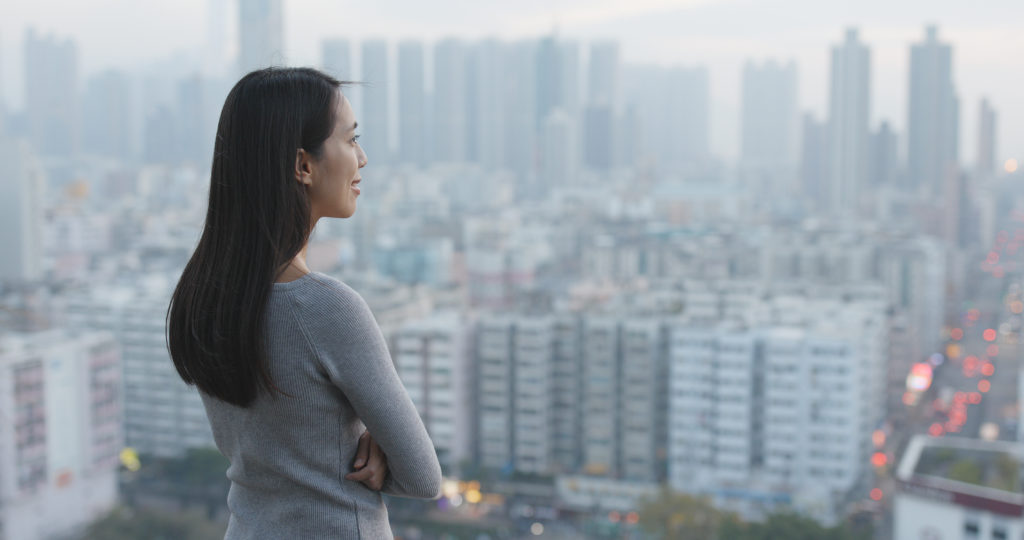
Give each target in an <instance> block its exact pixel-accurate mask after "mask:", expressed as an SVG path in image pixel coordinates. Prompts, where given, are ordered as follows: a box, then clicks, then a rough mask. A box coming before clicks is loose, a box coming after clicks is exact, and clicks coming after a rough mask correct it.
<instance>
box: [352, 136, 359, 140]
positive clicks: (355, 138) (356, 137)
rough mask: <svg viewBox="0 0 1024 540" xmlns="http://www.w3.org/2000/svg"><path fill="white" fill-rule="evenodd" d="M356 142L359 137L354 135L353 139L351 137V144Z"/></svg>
mask: <svg viewBox="0 0 1024 540" xmlns="http://www.w3.org/2000/svg"><path fill="white" fill-rule="evenodd" d="M358 140H359V135H356V136H355V137H352V141H351V142H357V141H358Z"/></svg>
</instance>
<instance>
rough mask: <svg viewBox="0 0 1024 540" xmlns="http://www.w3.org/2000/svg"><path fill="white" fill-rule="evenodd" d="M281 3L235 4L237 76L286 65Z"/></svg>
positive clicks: (254, 0) (273, 0)
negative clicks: (236, 7)
mask: <svg viewBox="0 0 1024 540" xmlns="http://www.w3.org/2000/svg"><path fill="white" fill-rule="evenodd" d="M281 4H282V2H281V0H240V1H239V3H238V73H239V76H241V75H244V74H246V73H248V72H250V71H253V70H255V69H262V68H265V67H268V66H280V65H283V64H284V63H285V55H284V13H283V10H282V5H281Z"/></svg>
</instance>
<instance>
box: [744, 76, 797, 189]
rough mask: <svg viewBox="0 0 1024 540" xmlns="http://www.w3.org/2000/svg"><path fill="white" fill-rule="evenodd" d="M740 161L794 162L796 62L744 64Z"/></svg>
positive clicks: (755, 165) (755, 164)
mask: <svg viewBox="0 0 1024 540" xmlns="http://www.w3.org/2000/svg"><path fill="white" fill-rule="evenodd" d="M742 94H743V97H742V103H741V107H742V110H741V113H740V116H741V119H742V120H741V135H740V165H741V166H742V167H743V168H750V169H763V168H777V167H786V166H792V165H794V164H795V163H796V157H797V127H798V126H797V122H798V121H799V118H798V112H797V70H796V63H795V62H793V61H790V62H788V63H786V64H780V63H778V62H775V61H768V62H766V63H764V64H760V65H759V64H756V63H754V62H747V63H746V64H745V65H744V66H743V90H742Z"/></svg>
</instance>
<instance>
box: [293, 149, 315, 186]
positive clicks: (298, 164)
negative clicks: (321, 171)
mask: <svg viewBox="0 0 1024 540" xmlns="http://www.w3.org/2000/svg"><path fill="white" fill-rule="evenodd" d="M295 180H296V181H297V182H298V183H300V184H302V185H305V186H311V185H313V163H312V156H310V155H309V153H308V152H306V151H305V150H303V149H301V148H299V149H298V150H297V151H296V152H295Z"/></svg>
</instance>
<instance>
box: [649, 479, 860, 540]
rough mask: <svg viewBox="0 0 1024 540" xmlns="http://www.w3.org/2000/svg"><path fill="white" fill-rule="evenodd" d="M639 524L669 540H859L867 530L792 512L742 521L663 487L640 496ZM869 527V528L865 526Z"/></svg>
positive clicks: (693, 498) (702, 499) (704, 499)
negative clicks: (650, 495) (825, 523)
mask: <svg viewBox="0 0 1024 540" xmlns="http://www.w3.org/2000/svg"><path fill="white" fill-rule="evenodd" d="M639 513H640V527H641V528H642V529H643V530H644V532H645V533H647V534H648V535H650V536H651V537H652V538H659V539H671V540H690V539H694V540H697V539H700V540H709V539H718V540H779V539H783V538H784V539H786V540H861V539H868V538H871V537H872V534H871V531H870V530H863V531H860V530H858V531H855V530H854V529H853V528H851V527H849V526H846V525H841V526H838V527H831V528H826V527H823V526H822V525H821V524H819V523H818V522H816V521H814V520H813V519H810V518H806V517H802V516H799V515H797V514H793V513H780V514H773V515H771V516H769V517H768V519H766V520H765V521H764V522H762V523H743V522H742V521H740V520H739V518H738V517H737V516H736V515H735V514H732V513H729V512H722V511H719V510H717V509H715V507H714V506H712V505H711V502H710V501H709V500H708V499H706V498H702V497H693V496H690V495H684V494H680V493H675V492H673V491H671V490H669V489H668V488H666V487H664V486H663V487H662V490H661V492H660V493H659V494H658V495H657V496H656V497H654V498H653V499H642V500H641V501H640V506H639ZM865 528H866V529H870V527H865Z"/></svg>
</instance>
